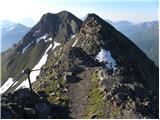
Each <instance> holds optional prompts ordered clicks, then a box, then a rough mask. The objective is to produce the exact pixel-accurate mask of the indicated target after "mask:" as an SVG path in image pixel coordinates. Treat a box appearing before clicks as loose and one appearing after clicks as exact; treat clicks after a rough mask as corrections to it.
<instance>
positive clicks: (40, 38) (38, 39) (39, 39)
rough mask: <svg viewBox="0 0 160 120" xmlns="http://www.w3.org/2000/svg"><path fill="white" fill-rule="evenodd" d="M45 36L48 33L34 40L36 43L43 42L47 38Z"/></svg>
mask: <svg viewBox="0 0 160 120" xmlns="http://www.w3.org/2000/svg"><path fill="white" fill-rule="evenodd" d="M47 36H48V33H46V34H44V35H43V36H42V37H39V38H37V39H36V41H37V43H38V42H39V41H41V40H42V39H44V40H45V39H46V38H47Z"/></svg>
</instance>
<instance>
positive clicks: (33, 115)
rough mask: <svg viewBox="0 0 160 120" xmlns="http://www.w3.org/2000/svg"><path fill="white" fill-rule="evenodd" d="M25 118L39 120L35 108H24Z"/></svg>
mask: <svg viewBox="0 0 160 120" xmlns="http://www.w3.org/2000/svg"><path fill="white" fill-rule="evenodd" d="M24 111H25V112H24V118H26V119H34V118H37V116H36V111H35V109H33V108H24Z"/></svg>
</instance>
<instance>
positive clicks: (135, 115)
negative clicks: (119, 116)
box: [122, 109, 143, 119]
mask: <svg viewBox="0 0 160 120" xmlns="http://www.w3.org/2000/svg"><path fill="white" fill-rule="evenodd" d="M122 113H123V119H131V118H132V119H143V116H142V115H140V114H138V113H137V112H135V111H133V110H126V109H125V110H123V112H122Z"/></svg>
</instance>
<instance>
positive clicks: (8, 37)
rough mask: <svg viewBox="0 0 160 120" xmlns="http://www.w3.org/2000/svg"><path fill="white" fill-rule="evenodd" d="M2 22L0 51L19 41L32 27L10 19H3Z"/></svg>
mask: <svg viewBox="0 0 160 120" xmlns="http://www.w3.org/2000/svg"><path fill="white" fill-rule="evenodd" d="M0 22H1V27H0V29H1V38H0V39H1V41H2V42H1V43H2V46H1V47H2V48H1V51H0V52H3V51H5V50H7V49H9V48H10V47H11V46H13V45H14V44H16V43H17V42H19V41H20V40H21V39H22V37H23V36H24V35H25V34H26V33H27V32H28V31H29V30H30V28H28V27H26V26H24V25H22V24H20V23H14V22H11V21H8V20H3V21H0Z"/></svg>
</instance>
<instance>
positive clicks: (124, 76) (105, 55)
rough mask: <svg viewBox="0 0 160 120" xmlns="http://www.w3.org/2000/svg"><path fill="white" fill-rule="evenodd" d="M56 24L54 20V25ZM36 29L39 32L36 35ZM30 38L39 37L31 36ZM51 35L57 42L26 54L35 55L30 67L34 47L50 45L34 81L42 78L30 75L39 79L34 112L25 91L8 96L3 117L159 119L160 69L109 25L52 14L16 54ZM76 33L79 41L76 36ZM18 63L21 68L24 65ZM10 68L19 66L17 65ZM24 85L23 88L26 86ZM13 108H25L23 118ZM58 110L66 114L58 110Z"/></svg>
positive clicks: (93, 19)
mask: <svg viewBox="0 0 160 120" xmlns="http://www.w3.org/2000/svg"><path fill="white" fill-rule="evenodd" d="M56 16H59V17H56ZM69 16H72V17H69ZM72 18H73V19H74V21H76V22H74V26H77V27H73V28H74V30H75V32H73V31H74V30H73V29H72V27H71V26H72V24H71V23H72V22H71V21H72V20H73V19H72ZM53 19H54V20H55V21H54V22H51V21H52V20H53ZM68 19H69V20H68ZM60 21H61V22H60ZM40 23H41V24H40ZM50 23H52V24H50ZM75 23H76V24H75ZM61 25H62V26H63V27H62V28H61V27H60V26H61ZM41 26H43V28H41ZM52 26H54V27H52ZM57 26H58V27H57ZM67 26H68V27H67ZM79 29H80V30H79ZM36 30H38V31H37V32H35V31H36ZM60 30H61V32H60ZM33 31H34V32H33ZM39 31H40V32H39ZM49 31H52V32H51V33H50V32H49ZM53 31H54V32H53ZM31 33H35V34H32V35H33V36H31ZM46 33H48V35H50V34H51V35H52V40H53V41H52V42H47V43H45V41H46V40H48V39H49V38H48V37H50V36H47V37H46V38H44V39H43V40H42V41H40V42H38V43H39V44H37V43H36V44H35V43H33V46H31V47H30V48H33V49H31V50H30V49H29V50H28V51H27V50H26V51H24V53H26V54H24V55H27V54H29V55H30V57H29V58H28V57H24V58H25V60H26V62H25V63H28V62H27V61H30V60H32V57H33V55H32V54H33V53H32V52H29V51H32V50H34V51H37V50H39V49H34V47H38V45H39V46H40V43H41V44H42V43H43V44H45V45H44V46H42V47H43V49H44V48H45V47H46V49H44V55H43V56H42V58H43V57H45V56H46V55H47V59H46V62H45V63H44V65H43V66H41V67H42V68H41V72H40V75H39V74H38V75H39V76H38V75H37V76H36V78H34V77H33V76H35V74H37V73H33V72H35V71H32V72H31V74H30V77H31V81H32V80H33V78H34V81H32V82H33V83H32V85H33V90H34V91H37V94H36V95H34V96H35V97H36V96H37V97H36V98H35V99H34V101H35V104H34V105H35V107H34V105H33V104H29V103H30V101H31V100H30V99H29V98H30V97H29V95H28V96H27V95H26V96H24V99H23V97H21V96H23V95H19V94H20V93H21V92H22V93H23V91H25V90H24V89H22V90H21V92H20V90H18V91H15V92H14V93H13V94H11V95H9V94H7V95H3V96H2V98H3V99H2V103H3V104H2V105H3V111H5V112H3V116H4V117H3V118H5V117H6V116H5V115H6V114H9V115H11V117H10V118H26V116H27V117H28V114H32V116H33V117H34V118H57V116H61V115H60V114H62V117H61V118H137V119H138V118H158V117H159V108H158V105H159V97H158V96H159V80H158V79H159V76H158V67H157V66H156V65H155V64H154V62H153V61H151V60H150V59H149V58H148V57H147V56H146V55H145V54H144V52H142V51H141V50H140V49H139V48H138V47H137V46H136V45H135V44H134V43H133V42H131V41H130V40H129V39H128V38H127V37H125V36H124V35H123V34H121V33H120V32H119V31H117V30H116V29H115V28H114V27H113V26H111V25H110V24H109V23H107V22H105V21H104V20H103V19H101V18H100V17H99V16H97V15H95V14H88V16H87V17H86V19H85V21H84V22H83V23H82V25H81V21H79V19H77V18H76V17H75V16H73V15H72V14H71V13H68V12H66V11H63V12H60V13H58V14H54V15H53V14H50V13H49V14H46V15H44V16H43V17H42V19H41V20H40V22H39V23H38V24H37V25H36V26H35V27H34V28H33V29H32V30H31V31H30V32H29V33H28V34H27V35H26V36H25V37H24V38H23V40H22V43H19V44H18V45H17V46H15V48H16V49H15V48H13V49H15V50H21V49H22V48H23V47H24V46H23V42H24V41H25V42H26V44H27V42H28V41H32V39H34V37H41V36H43V35H44V34H46ZM49 33H50V34H49ZM73 34H75V36H72V37H71V35H73ZM43 37H44V36H43ZM29 38H30V39H29ZM68 39H69V40H68ZM43 44H42V45H43ZM24 45H25V44H24ZM48 46H49V47H48ZM42 47H41V49H42ZM8 53H9V52H8ZM21 53H22V52H20V53H19V54H21ZM31 53H32V54H31ZM10 54H12V52H11V53H10ZM15 55H17V54H14V56H15ZM34 55H37V54H34ZM40 55H41V54H40ZM6 58H7V57H6ZM6 58H5V59H6ZM11 58H12V57H11ZM16 58H17V57H16ZM42 58H41V59H42ZM3 59H4V58H3ZM18 59H19V58H18ZM18 59H17V60H16V61H18ZM22 61H23V60H22ZM40 61H41V60H40ZM42 61H43V60H42ZM13 63H14V64H13ZM17 63H19V64H21V63H20V61H19V62H17ZM10 64H11V65H15V61H13V62H11V63H10ZM24 65H25V64H24ZM37 66H39V63H38V64H37ZM37 66H35V67H34V69H37ZM25 67H28V66H26V65H25ZM13 68H15V67H13ZM30 68H33V67H30ZM10 69H11V68H10ZM20 69H24V68H20ZM12 72H13V69H12ZM9 77H11V76H9ZM10 79H11V78H10ZM26 82H27V81H26ZM23 83H24V84H25V81H24V82H23ZM23 83H22V84H23ZM18 84H19V83H18ZM22 84H21V85H20V87H23V85H22ZM4 85H5V84H4ZM17 92H18V93H17ZM26 92H27V90H26ZM39 93H41V95H42V96H43V97H41V99H38V98H39V96H41V95H40V94H39ZM44 93H45V94H44ZM10 96H12V97H10ZM17 99H20V101H19V102H18V101H17ZM43 99H45V100H43ZM11 103H14V105H15V106H17V107H18V108H19V107H20V108H21V109H22V110H23V113H24V114H23V115H21V114H18V115H17V114H11V113H10V111H9V110H8V109H10V110H12V111H14V113H17V109H15V107H12V106H13V104H11ZM50 103H52V104H53V105H54V106H51V104H50ZM18 105H19V106H18ZM55 106H58V107H57V108H65V109H58V110H56V109H55ZM26 108H27V110H28V111H26ZM44 109H45V110H44ZM33 111H37V113H36V112H33ZM53 111H54V113H53ZM66 113H67V114H66ZM25 114H27V115H26V116H25ZM16 115H17V116H16ZM44 116H45V117H44ZM7 118H8V116H7Z"/></svg>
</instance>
